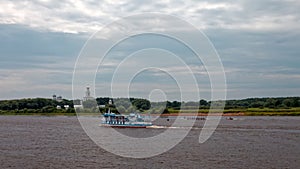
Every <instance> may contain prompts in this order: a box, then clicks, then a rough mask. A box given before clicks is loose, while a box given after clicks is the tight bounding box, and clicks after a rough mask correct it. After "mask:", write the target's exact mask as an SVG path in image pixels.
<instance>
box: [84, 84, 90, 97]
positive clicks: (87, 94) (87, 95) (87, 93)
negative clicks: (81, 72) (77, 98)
mask: <svg viewBox="0 0 300 169" xmlns="http://www.w3.org/2000/svg"><path fill="white" fill-rule="evenodd" d="M85 97H91V92H90V87H89V86H87V87H86V92H85Z"/></svg>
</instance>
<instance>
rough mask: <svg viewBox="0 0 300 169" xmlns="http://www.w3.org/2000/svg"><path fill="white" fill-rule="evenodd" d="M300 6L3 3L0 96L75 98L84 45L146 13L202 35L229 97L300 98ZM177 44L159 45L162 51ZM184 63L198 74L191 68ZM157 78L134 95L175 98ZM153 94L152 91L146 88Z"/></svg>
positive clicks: (95, 0)
mask: <svg viewBox="0 0 300 169" xmlns="http://www.w3.org/2000/svg"><path fill="white" fill-rule="evenodd" d="M299 9H300V1H299V0H263V1H261V0H228V1H215V0H209V1H189V0H183V1H140V0H127V1H124V0H123V1H109V0H105V1H100V0H87V1H78V0H59V1H55V0H53V1H50V0H32V1H24V0H14V1H8V0H7V1H6V0H0V44H1V45H0V58H1V62H0V81H1V83H0V88H1V90H0V99H11V98H28V97H51V95H52V94H57V95H62V96H63V97H65V98H72V73H73V69H74V65H75V61H76V59H77V56H78V54H79V52H80V50H81V48H82V47H83V45H84V44H85V42H86V40H88V38H89V37H90V36H91V35H92V34H93V33H95V32H96V31H98V30H100V29H101V28H102V27H103V26H105V25H107V24H109V23H111V22H114V21H116V20H118V19H120V18H121V17H124V16H129V15H134V14H139V13H144V12H160V13H163V14H170V15H174V16H176V17H178V18H181V19H183V20H185V21H187V22H189V23H191V24H193V25H194V26H195V27H197V28H198V29H200V30H202V31H203V32H204V33H205V34H206V35H207V37H208V38H209V39H210V40H211V42H212V44H213V45H214V46H215V48H216V50H217V52H218V53H219V56H220V58H221V61H222V63H223V65H224V70H225V73H226V78H227V87H228V93H227V98H229V99H233V98H248V97H273V96H299V95H300V68H299V65H300V13H299ZM170 27H171V25H170ZM152 42H153V43H155V39H154V40H153V41H152ZM165 42H167V41H165ZM174 45H175V44H172V43H164V47H162V48H163V49H169V48H172V47H173V48H174ZM123 50H127V51H132V48H130V46H127V47H126V48H124V49H123ZM181 51H185V50H181ZM115 52H117V50H116V51H115ZM128 54H130V53H128ZM185 54H186V56H184V54H183V57H188V56H189V53H188V51H187V52H186V53H185ZM141 56H142V55H141ZM161 56H162V57H164V55H163V54H162V55H161ZM148 57H151V56H148ZM165 57H167V55H165ZM141 58H144V60H143V59H140V60H139V62H140V63H142V62H143V61H144V62H148V60H147V56H146V55H145V56H144V57H141ZM137 60H138V59H137ZM162 60H164V59H162ZM108 63H110V62H108ZM189 66H194V67H195V70H198V71H199V72H200V73H201V72H202V71H203V69H202V67H201V65H198V64H196V63H194V64H193V63H190V65H189ZM129 68H130V67H129ZM129 68H128V69H129ZM171 68H172V65H170V67H169V69H168V70H170V69H171ZM174 69H175V68H174V67H173V69H172V70H174ZM179 69H180V68H177V69H176V71H178V70H179ZM178 72H180V70H179V71H178ZM157 73H158V72H157V71H155V70H148V72H145V73H144V76H137V78H136V79H135V82H136V83H135V84H133V85H132V87H133V90H135V92H136V93H139V92H141V91H144V92H145V89H144V88H141V87H140V88H139V86H138V84H150V83H149V82H155V83H153V84H166V86H169V88H166V86H165V88H162V89H164V90H167V92H166V93H167V94H169V95H170V97H169V98H168V99H169V100H174V99H175V98H176V96H174V97H173V96H172V91H174V89H176V85H174V86H173V87H174V88H172V85H170V84H168V83H166V82H165V81H162V79H168V77H164V78H156V79H155V78H153V77H154V76H152V75H155V74H157ZM183 76H184V75H183ZM97 77H98V79H97V80H96V83H97V84H96V85H99V86H101V84H102V83H104V82H105V77H104V75H103V76H101V73H100V74H99V75H98V76H97ZM101 78H102V79H101ZM201 78H203V79H205V77H200V76H199V77H198V79H197V80H198V82H199V83H201V82H203V80H202V79H201ZM201 80H202V81H201ZM206 80H207V79H206ZM204 81H205V80H204ZM169 82H173V81H172V79H170V80H169ZM135 85H136V86H135ZM161 86H163V85H161ZM200 86H201V85H200ZM202 87H203V88H200V91H202V92H203V93H201V97H203V98H205V99H210V95H209V94H210V93H209V92H208V91H207V90H206V89H207V84H206V83H205V82H204V83H203V86H202ZM139 89H140V91H138V90H139ZM151 89H153V86H152V87H149V90H146V91H147V92H149V91H151ZM96 93H97V96H105V95H107V94H103V92H96ZM101 93H102V94H101ZM83 94H84V89H83V92H82V95H83ZM173 95H176V92H175V93H173ZM141 96H142V95H141ZM191 99H192V98H191Z"/></svg>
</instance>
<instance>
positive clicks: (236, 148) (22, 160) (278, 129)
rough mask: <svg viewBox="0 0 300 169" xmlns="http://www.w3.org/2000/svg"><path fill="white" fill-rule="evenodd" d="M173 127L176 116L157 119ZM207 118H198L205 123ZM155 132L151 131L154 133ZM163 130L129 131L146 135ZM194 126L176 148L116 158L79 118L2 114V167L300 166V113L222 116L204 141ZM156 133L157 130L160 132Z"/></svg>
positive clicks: (127, 131) (0, 153)
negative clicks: (142, 157) (158, 153)
mask: <svg viewBox="0 0 300 169" xmlns="http://www.w3.org/2000/svg"><path fill="white" fill-rule="evenodd" d="M157 123H160V125H162V124H163V125H166V126H167V125H170V124H171V123H172V119H168V118H161V119H158V120H157ZM202 123H203V120H199V121H196V125H195V126H197V125H199V126H201V125H202ZM199 126H198V127H199ZM149 131H151V132H149ZM153 131H160V129H138V130H136V129H123V130H122V131H121V132H123V133H126V134H127V135H130V136H133V137H134V136H135V134H136V137H140V135H139V134H138V133H147V132H149V133H153ZM200 131H201V130H200V129H199V130H198V129H192V130H191V131H190V133H189V134H188V135H187V137H185V139H184V140H183V141H182V142H180V143H179V144H178V145H177V146H175V147H174V148H172V149H171V150H169V151H167V152H165V153H163V154H160V155H158V156H154V157H151V158H144V159H133V158H124V157H120V156H116V155H114V154H112V153H109V152H107V151H105V150H103V149H102V148H100V147H98V146H97V145H96V144H95V143H94V142H93V141H92V140H91V139H90V138H89V137H88V136H87V134H86V133H85V132H84V130H83V129H82V128H81V126H80V124H79V122H78V120H77V118H76V117H65V116H55V117H46V116H0V166H1V167H0V168H189V169H190V168H299V166H300V117H244V116H240V117H235V118H234V120H227V119H226V118H225V117H224V118H222V120H221V123H220V125H219V127H218V128H217V130H216V131H215V132H214V134H213V135H212V137H211V138H210V139H209V140H208V141H206V142H205V143H202V144H199V142H198V139H199V133H200ZM154 133H155V132H154Z"/></svg>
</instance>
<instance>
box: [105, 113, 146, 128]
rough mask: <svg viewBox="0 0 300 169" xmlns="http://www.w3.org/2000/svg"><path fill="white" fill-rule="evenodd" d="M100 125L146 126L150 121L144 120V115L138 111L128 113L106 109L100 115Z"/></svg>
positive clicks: (121, 126) (117, 126) (115, 126)
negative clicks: (112, 111)
mask: <svg viewBox="0 0 300 169" xmlns="http://www.w3.org/2000/svg"><path fill="white" fill-rule="evenodd" d="M101 126H103V127H114V128H147V127H150V126H152V123H151V122H150V120H149V121H146V120H145V117H143V116H141V115H140V114H138V113H130V114H129V115H121V114H115V113H111V112H110V111H108V113H104V114H103V116H102V122H101Z"/></svg>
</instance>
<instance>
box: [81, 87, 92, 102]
mask: <svg viewBox="0 0 300 169" xmlns="http://www.w3.org/2000/svg"><path fill="white" fill-rule="evenodd" d="M93 99H94V98H93V97H92V96H91V91H90V87H89V86H87V87H86V91H85V96H84V97H83V101H87V100H93Z"/></svg>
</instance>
